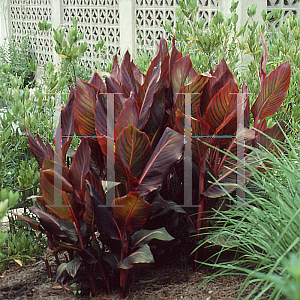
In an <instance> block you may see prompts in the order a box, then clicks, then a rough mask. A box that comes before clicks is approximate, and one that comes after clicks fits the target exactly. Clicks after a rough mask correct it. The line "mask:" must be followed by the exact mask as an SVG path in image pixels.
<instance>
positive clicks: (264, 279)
mask: <svg viewBox="0 0 300 300" xmlns="http://www.w3.org/2000/svg"><path fill="white" fill-rule="evenodd" d="M285 137H286V143H285V144H283V145H282V144H279V143H278V142H276V141H275V140H273V143H274V144H276V150H277V152H278V155H274V154H273V153H271V152H269V151H268V150H263V149H262V150H255V152H257V153H258V154H259V155H260V157H261V158H262V159H263V163H262V164H261V167H260V169H259V170H255V169H253V173H254V176H253V179H252V180H251V181H250V183H251V185H252V187H251V188H246V189H245V194H246V202H245V203H243V204H242V205H233V206H231V209H230V210H227V211H223V212H216V216H215V217H214V218H213V219H212V222H213V223H215V225H214V226H212V227H210V228H209V233H208V236H207V238H206V240H205V243H211V244H212V245H216V244H217V245H219V246H221V247H222V249H221V251H220V252H218V253H216V254H215V255H214V256H213V257H212V259H213V260H214V263H213V264H209V265H211V266H214V267H216V268H218V270H219V271H218V272H216V274H215V275H213V276H212V277H211V278H210V279H209V280H211V279H212V278H215V277H216V276H220V275H224V274H239V275H242V276H245V281H244V282H243V284H242V285H241V287H240V290H239V298H238V299H241V298H242V295H243V293H244V291H245V289H246V288H247V287H249V286H250V285H251V284H254V285H252V286H251V292H250V293H249V294H248V295H247V297H244V295H243V298H242V299H262V297H263V296H268V299H280V297H281V296H282V294H283V293H284V294H286V295H287V296H288V297H291V299H298V298H297V297H299V293H298V291H299V285H298V283H297V281H295V280H298V275H296V274H298V272H299V271H298V270H297V269H296V268H297V265H294V268H292V267H291V266H290V264H288V265H289V267H287V262H286V261H287V259H288V258H289V256H290V255H291V254H293V253H295V255H297V257H298V255H299V254H300V246H299V245H300V243H299V234H298V227H299V222H300V209H299V205H300V189H299V179H300V156H299V155H300V144H299V139H292V140H289V138H288V137H287V136H285ZM270 166H273V167H272V168H270ZM240 188H242V187H240ZM228 197H229V199H231V200H232V203H234V202H235V199H234V198H233V197H232V196H231V195H228ZM227 250H231V251H235V252H236V254H237V258H236V260H234V261H232V262H228V261H227V262H219V260H218V259H219V256H220V255H221V253H222V252H224V251H227ZM293 261H295V258H293ZM291 276H292V277H291ZM295 276H296V277H295ZM293 278H295V279H293ZM283 282H285V283H286V285H284V284H283ZM289 292H290V293H291V294H288V293H289ZM292 295H294V296H292Z"/></svg>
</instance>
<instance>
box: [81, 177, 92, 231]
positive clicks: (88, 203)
mask: <svg viewBox="0 0 300 300" xmlns="http://www.w3.org/2000/svg"><path fill="white" fill-rule="evenodd" d="M91 190H92V187H91V184H90V183H89V182H86V185H85V193H84V200H85V211H84V214H83V221H84V222H85V224H86V225H87V227H88V230H89V232H93V228H94V218H95V213H94V201H93V200H92V197H91Z"/></svg>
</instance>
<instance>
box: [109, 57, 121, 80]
mask: <svg viewBox="0 0 300 300" xmlns="http://www.w3.org/2000/svg"><path fill="white" fill-rule="evenodd" d="M110 75H111V77H113V78H114V79H115V80H116V81H117V82H118V83H120V81H121V80H120V68H119V64H118V56H117V54H116V55H115V56H114V59H113V64H112V67H111V71H110Z"/></svg>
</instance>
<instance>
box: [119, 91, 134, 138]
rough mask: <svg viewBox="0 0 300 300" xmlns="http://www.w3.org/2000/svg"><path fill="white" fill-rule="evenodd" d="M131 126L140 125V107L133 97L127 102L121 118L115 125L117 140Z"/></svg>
mask: <svg viewBox="0 0 300 300" xmlns="http://www.w3.org/2000/svg"><path fill="white" fill-rule="evenodd" d="M130 124H133V125H134V126H135V127H137V124H138V107H137V104H136V101H135V99H134V98H133V96H132V95H131V96H130V97H129V98H128V99H127V100H126V101H125V103H124V106H123V108H122V111H121V113H120V116H119V117H118V119H117V121H116V123H115V138H117V137H118V136H119V134H120V132H121V131H122V130H123V129H124V128H125V127H127V126H128V125H130Z"/></svg>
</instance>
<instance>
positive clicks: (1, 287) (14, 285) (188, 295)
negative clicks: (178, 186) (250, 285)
mask: <svg viewBox="0 0 300 300" xmlns="http://www.w3.org/2000/svg"><path fill="white" fill-rule="evenodd" d="M50 265H51V268H52V270H55V269H56V266H55V263H54V261H51V262H50ZM142 271H143V273H142V274H140V279H139V282H137V283H135V284H133V285H131V287H130V290H129V294H128V296H127V297H126V299H128V300H129V299H132V300H136V299H147V300H151V299H153V300H154V299H201V300H216V299H227V300H231V299H236V297H237V294H236V293H235V290H236V289H237V288H238V287H239V285H240V284H241V282H242V280H243V279H242V277H239V276H224V277H220V278H217V279H214V280H213V281H211V282H209V283H208V284H206V285H205V286H204V287H202V288H201V289H200V290H197V288H198V287H199V285H200V284H201V282H202V281H203V280H204V278H205V276H207V275H211V274H212V272H213V271H212V270H211V269H209V268H201V269H200V270H198V271H197V272H195V273H193V272H192V268H191V266H176V265H165V266H158V265H155V264H153V265H150V266H149V267H148V268H144V269H143V270H142ZM2 275H3V276H2V278H1V279H0V298H1V299H15V300H16V299H33V300H39V299H42V298H43V299H44V298H46V299H48V300H54V299H67V300H71V299H111V300H113V299H120V293H119V290H117V289H114V290H113V291H112V294H111V295H107V294H106V293H105V291H104V290H103V291H101V290H100V293H99V296H98V297H93V298H90V296H89V294H88V292H87V291H85V290H84V289H83V288H82V293H81V295H74V294H73V292H71V291H69V292H67V291H65V290H64V289H63V288H62V287H61V286H60V285H59V284H57V283H55V282H54V281H50V280H49V278H48V274H47V269H46V266H45V264H44V262H43V261H42V260H40V261H37V262H34V263H30V264H27V265H26V266H24V267H19V266H17V265H16V264H10V266H9V269H8V270H7V271H5V272H4V273H3V274H2ZM69 284H70V283H69ZM69 284H68V285H69ZM71 289H72V288H71ZM193 292H194V293H193ZM245 295H246V294H245Z"/></svg>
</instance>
